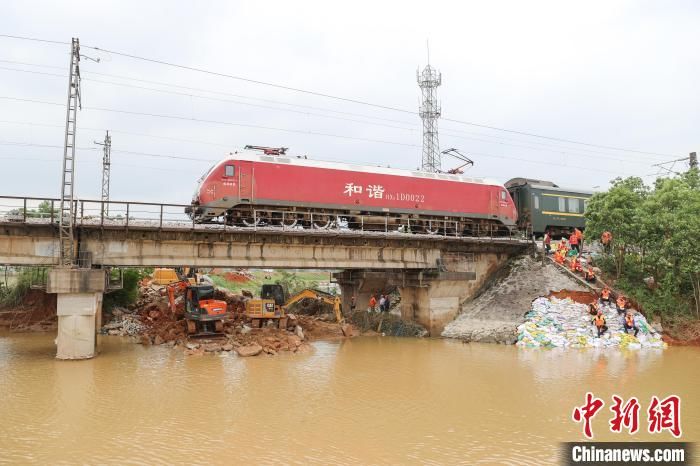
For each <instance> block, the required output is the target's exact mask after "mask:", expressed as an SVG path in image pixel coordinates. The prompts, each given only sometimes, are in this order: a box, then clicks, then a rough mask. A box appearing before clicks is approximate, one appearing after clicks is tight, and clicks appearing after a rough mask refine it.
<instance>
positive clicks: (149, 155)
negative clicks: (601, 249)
mask: <svg viewBox="0 0 700 466" xmlns="http://www.w3.org/2000/svg"><path fill="white" fill-rule="evenodd" d="M0 145H15V146H26V147H42V148H61V146H56V145H51V144H38V143H27V142H21V141H0ZM77 149H78V150H81V151H97V150H99V149H97V148H91V147H84V148H77ZM112 153H118V154H128V155H138V156H145V157H156V158H166V159H174V160H178V159H179V160H191V161H197V162H208V163H212V162H216V161H217V160H215V159H203V158H199V157H192V156H180V155H169V154H157V153H149V152H139V151H129V150H121V149H112ZM474 154H475V155H480V156H482V157H488V158H497V159H505V160H517V161H520V162H525V163H531V164H537V165H547V166H552V165H554V166H560V167H564V168H568V169H576V170H586V171H591V172H596V173H606V174H610V175H616V176H619V175H625V176H636V175H632V174H629V173H623V172H619V171H612V170H602V169H599V168H595V167H582V166H575V165H564V164H557V163H552V162H548V161H543V160H531V159H525V158H522V157H512V156H505V155H496V154H487V153H483V152H475V153H474ZM292 156H294V155H292ZM405 169H408V168H405ZM644 176H650V175H644Z"/></svg>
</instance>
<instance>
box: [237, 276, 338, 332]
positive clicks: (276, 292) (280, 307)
mask: <svg viewBox="0 0 700 466" xmlns="http://www.w3.org/2000/svg"><path fill="white" fill-rule="evenodd" d="M305 300H316V301H317V302H322V303H325V304H330V305H331V306H333V312H334V313H335V317H336V319H337V321H338V323H342V322H343V314H342V312H341V307H340V297H339V296H334V295H332V294H330V293H325V292H323V291H319V290H314V289H311V288H306V289H304V290H302V291H300V292H299V293H296V294H295V295H293V296H291V297H287V293H286V292H285V291H284V288H283V287H282V285H277V284H265V285H263V286H262V288H261V290H260V298H259V299H251V300H248V302H246V305H245V315H246V317H247V318H248V319H249V320H250V322H251V325H252V326H253V327H260V326H261V325H263V324H264V323H265V322H266V321H269V320H273V321H276V326H277V327H278V328H286V327H287V309H288V308H289V307H290V306H291V305H292V304H295V303H299V302H302V301H305Z"/></svg>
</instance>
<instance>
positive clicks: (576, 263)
mask: <svg viewBox="0 0 700 466" xmlns="http://www.w3.org/2000/svg"><path fill="white" fill-rule="evenodd" d="M569 264H570V266H571V271H572V272H583V268H582V267H581V261H580V260H579V259H578V256H574V257H572V258H571V262H569Z"/></svg>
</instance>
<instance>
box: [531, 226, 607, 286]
mask: <svg viewBox="0 0 700 466" xmlns="http://www.w3.org/2000/svg"><path fill="white" fill-rule="evenodd" d="M544 248H545V251H546V253H547V254H550V253H551V252H552V235H551V234H550V232H549V231H547V232H545V234H544ZM582 250H583V232H581V230H579V229H578V228H575V229H574V231H573V233H571V234H570V235H569V241H568V242H567V240H566V237H563V238H562V239H561V241H559V244H558V245H557V249H556V251H554V261H555V262H556V263H557V264H561V265H565V264H566V262H567V258H568V262H569V268H570V269H571V271H572V272H574V273H580V274H583V277H584V278H585V279H586V281H587V282H591V283H592V282H595V281H596V276H595V271H594V270H593V266H592V265H591V263H590V260H589V261H588V264H587V265H588V267H587V268H586V269H585V270H584V269H583V266H582V265H581V259H580V257H581V251H582Z"/></svg>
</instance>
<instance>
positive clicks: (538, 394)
mask: <svg viewBox="0 0 700 466" xmlns="http://www.w3.org/2000/svg"><path fill="white" fill-rule="evenodd" d="M100 344H101V351H102V352H101V354H100V356H99V357H97V358H95V359H93V360H88V361H57V360H55V359H53V356H54V351H55V349H54V345H53V335H45V334H1V335H0V395H1V396H2V402H1V403H0V420H1V422H0V463H2V462H5V461H7V462H11V463H28V462H37V463H43V464H60V463H64V464H65V463H70V464H75V463H91V464H94V463H109V464H143V463H148V464H172V463H190V464H212V463H215V464H224V463H225V464H251V463H256V464H260V463H263V464H264V463H268V464H269V463H280V462H283V463H293V464H341V463H343V464H345V463H362V464H367V463H374V464H377V463H392V464H397V463H401V464H454V463H469V464H474V463H479V462H482V463H484V464H492V463H502V464H547V463H556V462H557V461H558V456H557V455H558V442H560V441H574V440H581V439H582V438H583V437H582V433H581V426H580V425H578V424H574V423H573V421H572V420H571V412H572V409H573V407H574V406H575V405H580V404H582V403H583V400H584V395H585V392H586V391H587V390H590V391H592V392H593V393H594V394H595V395H596V396H599V397H601V398H603V399H605V400H606V403H608V404H607V405H606V407H605V409H604V411H605V412H602V411H601V414H600V415H599V416H598V417H596V419H595V421H594V423H593V428H594V433H595V434H596V440H651V439H655V440H671V439H672V437H671V436H670V434H668V433H665V432H664V433H662V434H658V435H655V436H651V435H650V434H648V433H646V429H645V426H646V418H645V411H646V407H647V406H648V400H649V398H650V397H651V396H652V395H659V396H662V397H665V396H666V395H668V394H671V393H675V394H677V395H679V396H681V397H682V401H683V405H682V420H681V425H682V428H683V440H687V441H697V440H700V408H698V403H700V370H698V363H699V362H700V349H698V348H680V347H676V348H670V349H668V350H666V351H659V350H653V351H637V352H620V351H616V350H605V351H594V350H570V349H569V350H541V349H536V350H526V349H521V348H516V347H512V346H500V345H489V344H471V345H465V344H461V343H459V342H453V341H446V340H429V339H425V340H418V339H393V338H355V339H351V340H346V341H340V342H317V343H314V344H313V346H314V351H313V352H310V353H309V354H302V355H291V354H290V355H278V356H274V357H268V356H266V357H256V358H249V359H245V358H240V357H237V356H235V355H233V354H229V353H225V354H222V355H218V356H210V355H207V356H201V357H194V356H193V357H185V356H184V355H183V354H182V351H180V350H171V349H167V348H163V347H145V348H144V347H142V346H140V345H136V344H132V343H129V342H128V341H127V340H125V339H119V338H117V337H110V338H102V340H101V343H100ZM613 393H617V394H619V395H622V396H623V397H624V398H627V397H630V396H637V397H638V398H639V399H640V401H641V402H642V410H643V412H642V417H641V418H640V420H641V421H642V430H643V431H644V432H643V433H641V434H637V435H634V436H631V435H628V434H626V433H623V434H612V433H610V432H609V431H608V428H607V422H608V419H609V417H610V412H609V410H608V407H609V399H610V396H611V395H612V394H613Z"/></svg>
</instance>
